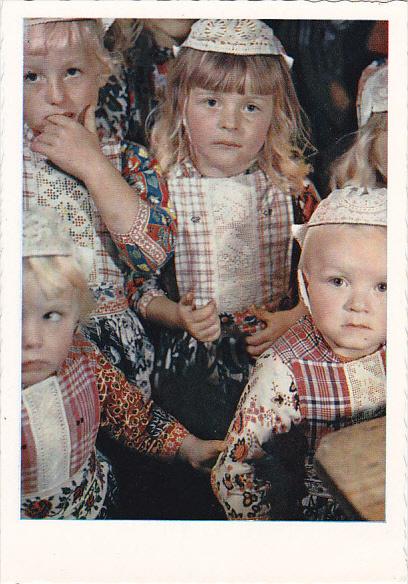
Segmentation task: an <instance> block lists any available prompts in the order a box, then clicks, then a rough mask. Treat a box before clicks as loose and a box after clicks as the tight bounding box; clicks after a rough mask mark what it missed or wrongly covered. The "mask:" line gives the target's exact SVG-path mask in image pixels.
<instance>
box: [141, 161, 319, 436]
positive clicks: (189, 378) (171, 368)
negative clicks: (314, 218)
mask: <svg viewBox="0 0 408 584" xmlns="http://www.w3.org/2000/svg"><path fill="white" fill-rule="evenodd" d="M168 185H169V192H170V197H171V201H172V205H174V210H175V213H176V216H177V242H176V250H175V261H174V263H173V264H170V265H168V267H167V268H166V269H165V270H162V273H161V275H160V277H155V278H152V279H150V280H149V281H148V282H146V283H145V284H144V286H143V287H141V288H139V289H138V291H137V294H136V296H137V295H139V296H138V298H139V300H137V298H136V302H138V308H139V311H140V313H141V314H143V310H144V307H145V306H146V305H147V304H148V302H149V301H150V300H151V298H152V296H154V295H157V294H160V293H162V294H163V293H164V292H163V291H165V293H166V294H167V295H168V296H169V297H170V298H171V299H172V300H174V301H178V300H179V297H180V296H181V295H182V294H185V293H186V292H188V291H189V290H194V295H195V302H196V305H197V306H200V305H204V304H206V303H207V302H208V301H209V300H210V299H215V300H216V302H217V305H218V307H219V310H220V319H221V323H222V334H221V337H220V339H219V340H218V341H216V342H214V343H201V342H198V341H197V340H196V339H194V338H193V337H191V336H190V335H189V334H188V333H187V332H185V331H180V330H171V329H165V328H162V329H160V330H154V329H153V335H154V338H155V349H156V358H155V367H154V375H153V383H152V385H153V387H154V390H153V391H154V393H153V395H154V399H155V400H157V401H158V403H160V404H161V405H162V406H163V407H165V408H166V409H168V410H169V411H170V412H172V413H173V414H174V415H176V417H178V419H180V420H181V421H182V422H183V423H184V424H185V425H186V426H187V427H188V428H189V429H190V430H191V431H192V432H193V433H195V434H196V435H198V436H200V437H202V438H220V439H222V438H224V436H225V433H226V431H227V429H228V426H229V422H230V420H231V418H232V416H233V414H234V411H235V407H236V404H237V402H238V399H239V397H240V394H241V392H242V390H243V388H244V387H245V384H246V382H247V381H248V378H249V375H250V371H251V368H252V360H251V359H250V357H249V355H248V353H247V351H246V347H245V336H246V335H247V334H250V333H252V332H255V331H256V330H257V329H258V328H259V327H260V324H261V323H259V322H258V321H257V320H256V318H255V316H254V315H253V314H252V312H251V309H250V307H251V306H252V305H253V304H256V305H261V304H266V305H268V308H269V309H270V310H271V311H276V310H282V309H288V308H291V307H292V306H293V305H294V304H296V301H297V297H296V294H297V291H296V285H295V281H296V279H295V278H294V277H293V276H294V275H295V274H296V265H295V264H296V261H297V258H296V254H295V253H294V250H293V245H292V237H291V226H292V224H293V223H298V222H303V221H306V220H308V218H309V216H310V215H311V213H312V212H313V210H314V208H315V206H316V205H317V203H318V197H317V195H316V193H315V191H314V190H313V188H312V187H311V186H310V185H308V186H307V187H305V189H304V192H302V193H301V194H300V195H299V196H297V197H292V196H291V195H289V194H285V193H282V192H281V191H279V190H278V189H277V188H276V187H275V186H273V185H272V184H271V183H270V181H269V180H268V178H267V177H266V176H265V174H264V173H263V171H261V170H260V169H259V168H257V167H254V168H252V169H250V171H249V172H247V173H243V174H241V175H239V176H236V177H232V178H222V179H216V178H206V177H202V176H200V174H199V173H198V172H197V170H196V169H195V168H194V167H193V166H192V164H191V163H184V164H183V165H181V166H180V167H177V168H176V169H175V170H174V171H173V173H172V175H171V177H170V178H169V183H168Z"/></svg>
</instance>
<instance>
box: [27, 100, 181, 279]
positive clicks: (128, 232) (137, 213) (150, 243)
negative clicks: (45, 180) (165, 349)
mask: <svg viewBox="0 0 408 584" xmlns="http://www.w3.org/2000/svg"><path fill="white" fill-rule="evenodd" d="M32 149H33V151H35V152H40V153H41V154H43V155H45V156H47V157H48V158H49V159H50V160H51V161H52V162H53V163H54V164H56V165H57V166H59V167H60V168H61V169H62V170H64V171H65V172H67V173H69V174H72V175H73V176H74V177H76V178H78V179H79V180H81V181H82V182H84V184H85V186H86V187H87V189H88V191H89V193H90V195H91V197H92V198H93V200H94V202H95V204H96V206H97V208H98V211H99V213H100V215H101V217H102V220H103V222H104V223H105V224H106V226H107V228H108V229H109V231H110V232H111V235H112V237H113V239H114V240H115V242H116V243H117V245H118V247H119V249H120V251H121V252H122V253H121V255H122V256H123V258H124V260H125V261H126V262H127V263H128V264H129V266H130V267H131V268H132V269H140V268H141V269H142V271H144V272H146V271H147V272H148V271H155V270H156V269H157V268H158V267H160V266H162V265H163V264H164V263H165V262H166V260H167V259H168V257H169V256H170V255H171V253H172V252H173V245H174V232H175V224H174V220H173V218H172V216H171V213H170V212H169V210H168V209H167V208H166V204H167V190H166V187H165V183H164V182H163V181H162V180H159V177H158V175H157V172H156V170H155V169H154V168H153V166H152V165H151V166H149V168H146V169H145V170H146V172H145V173H143V172H142V169H141V168H140V165H141V161H140V160H139V159H138V158H137V156H132V155H130V158H132V161H133V162H134V164H133V166H134V167H135V168H133V169H132V168H131V166H132V165H131V164H129V163H127V166H126V168H125V169H124V174H125V175H126V173H128V174H129V172H130V171H131V170H133V172H135V173H136V174H137V175H138V177H129V182H131V183H133V184H132V186H131V185H130V184H128V182H127V181H126V180H125V179H124V178H123V177H122V175H121V173H120V172H119V171H118V170H117V169H116V168H115V167H114V166H113V165H112V164H111V162H110V161H109V159H108V158H107V157H106V156H104V154H103V153H102V151H101V148H100V145H99V140H98V136H97V132H96V126H95V117H94V108H92V107H88V108H87V109H86V111H85V115H84V125H82V124H80V123H79V122H77V121H75V120H72V119H70V118H67V117H65V116H60V115H57V116H50V117H49V118H48V123H47V124H46V125H45V127H44V130H43V132H42V133H41V134H40V135H39V136H37V137H36V138H35V139H34V140H33V142H32ZM132 161H130V162H132ZM145 166H146V164H145ZM163 185H164V186H163ZM161 188H164V189H165V190H166V193H163V192H162V190H161ZM150 191H151V192H150ZM150 194H151V195H152V196H151V197H149V195H150ZM144 199H148V200H144ZM150 199H151V200H150ZM141 252H142V253H141Z"/></svg>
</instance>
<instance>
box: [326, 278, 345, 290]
mask: <svg viewBox="0 0 408 584" xmlns="http://www.w3.org/2000/svg"><path fill="white" fill-rule="evenodd" d="M329 281H330V283H331V284H333V286H335V287H336V288H341V286H344V284H345V280H343V278H331V279H330V280H329Z"/></svg>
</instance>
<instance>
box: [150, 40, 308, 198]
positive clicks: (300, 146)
mask: <svg viewBox="0 0 408 584" xmlns="http://www.w3.org/2000/svg"><path fill="white" fill-rule="evenodd" d="M197 87H198V88H203V89H206V90H210V91H217V92H221V93H223V92H226V93H229V92H236V93H240V94H245V93H246V92H247V91H248V92H250V93H253V94H256V95H273V98H272V99H273V116H272V123H271V126H270V128H269V131H268V134H267V138H266V141H265V144H264V146H263V148H262V149H261V151H260V153H259V155H258V163H259V166H260V167H261V168H262V169H263V171H264V172H265V173H266V174H267V175H268V177H269V178H270V179H271V181H272V182H273V183H274V184H276V185H277V186H278V187H279V188H281V189H282V190H284V191H291V192H298V191H299V190H301V189H302V188H303V180H304V178H305V176H306V175H307V174H308V172H309V171H310V167H309V165H307V164H306V163H305V162H304V161H303V155H304V151H305V148H306V147H307V146H310V142H309V141H308V138H307V131H306V129H305V126H304V123H303V122H302V117H303V115H304V114H303V112H302V110H301V107H300V104H299V102H298V99H297V96H296V92H295V88H294V86H293V83H292V79H291V76H290V73H289V70H288V67H287V65H286V63H285V62H284V60H283V58H282V57H281V56H275V55H250V56H247V55H245V56H243V55H230V54H225V53H217V52H210V51H198V50H195V49H191V48H181V49H180V52H179V54H178V56H177V58H176V59H175V60H174V61H173V63H172V64H171V66H170V69H169V73H168V77H167V92H166V99H165V101H164V103H163V104H162V106H161V108H160V109H159V117H158V120H157V122H156V123H155V125H154V127H153V130H152V135H151V148H152V150H153V152H154V153H155V155H156V156H157V159H158V161H159V163H160V166H161V168H162V170H163V173H164V174H166V173H168V172H169V170H170V169H171V168H172V167H173V166H174V165H175V164H176V163H179V162H183V161H184V160H186V159H188V158H189V157H191V153H190V150H189V140H188V133H187V130H186V127H185V125H184V123H183V118H184V117H185V110H186V105H187V100H188V98H189V95H190V92H191V90H192V89H194V88H197Z"/></svg>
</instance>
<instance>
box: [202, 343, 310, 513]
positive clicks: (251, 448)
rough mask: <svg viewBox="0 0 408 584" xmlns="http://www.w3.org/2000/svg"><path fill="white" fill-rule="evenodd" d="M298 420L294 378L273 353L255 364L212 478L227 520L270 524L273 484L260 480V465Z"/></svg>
mask: <svg viewBox="0 0 408 584" xmlns="http://www.w3.org/2000/svg"><path fill="white" fill-rule="evenodd" d="M300 420H301V416H300V410H299V403H298V396H297V391H296V387H295V383H294V378H293V375H292V373H291V371H290V370H289V369H288V367H287V366H286V365H284V364H283V363H282V361H281V359H280V358H279V356H278V355H277V354H276V353H275V352H274V351H273V350H271V349H270V350H268V351H266V352H265V353H264V354H263V355H262V356H261V357H259V359H258V360H257V364H256V367H255V369H254V372H253V374H252V376H251V378H250V380H249V382H248V384H247V386H246V388H245V390H244V392H243V394H242V396H241V399H240V402H239V404H238V408H237V411H236V414H235V417H234V420H233V422H232V423H231V426H230V428H229V431H228V435H227V438H226V444H227V447H226V449H225V451H224V452H223V453H222V454H221V455H220V456H219V458H218V461H217V463H216V465H215V467H214V469H213V471H212V475H211V484H212V488H213V490H214V493H215V495H216V497H217V498H218V499H219V501H220V503H221V504H222V506H223V507H224V510H225V513H226V515H227V518H228V519H268V518H269V508H270V500H268V499H269V496H268V495H269V490H270V483H269V482H268V481H267V480H264V479H262V478H260V477H259V476H257V474H256V461H257V460H259V459H260V458H262V457H263V456H264V455H265V450H264V446H265V445H266V444H267V443H269V442H271V440H273V435H274V434H282V433H285V432H289V430H290V428H291V425H292V424H295V425H296V424H299V422H300ZM268 450H269V452H270V448H268Z"/></svg>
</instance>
